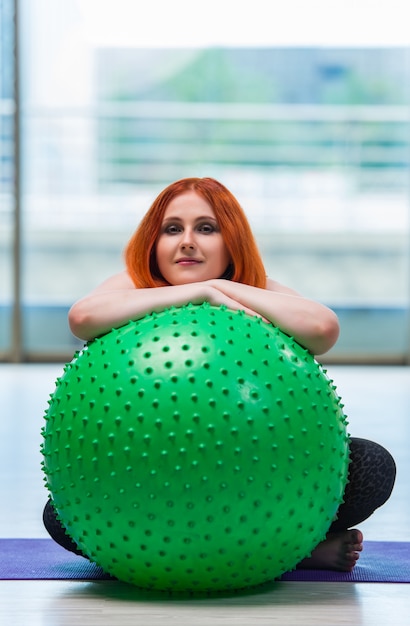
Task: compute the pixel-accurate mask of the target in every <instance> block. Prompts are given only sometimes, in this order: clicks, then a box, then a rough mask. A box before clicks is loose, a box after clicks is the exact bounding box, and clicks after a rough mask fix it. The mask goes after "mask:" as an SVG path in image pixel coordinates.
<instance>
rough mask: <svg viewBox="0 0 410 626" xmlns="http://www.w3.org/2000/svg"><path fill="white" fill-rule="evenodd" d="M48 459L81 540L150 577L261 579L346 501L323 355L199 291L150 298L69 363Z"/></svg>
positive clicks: (322, 528) (275, 571) (145, 583)
mask: <svg viewBox="0 0 410 626" xmlns="http://www.w3.org/2000/svg"><path fill="white" fill-rule="evenodd" d="M45 420H46V421H45V426H44V428H43V443H42V454H43V469H44V472H45V481H46V486H47V488H48V489H49V491H50V494H51V497H52V499H53V501H54V504H55V507H56V510H57V512H58V515H59V518H60V519H61V521H62V523H63V524H64V526H65V527H66V528H67V532H68V533H69V535H70V536H71V537H72V539H73V540H74V541H75V542H76V543H77V544H78V546H79V547H80V548H81V550H82V551H83V552H84V553H85V554H86V555H87V556H88V557H89V558H90V559H91V561H93V562H95V563H97V564H98V565H100V566H101V567H102V568H103V569H104V570H105V571H106V572H108V573H109V574H111V575H113V576H115V577H116V578H118V579H120V580H122V581H126V582H128V583H131V584H134V585H136V586H139V587H142V588H145V589H157V590H164V591H165V590H166V591H169V590H175V591H190V592H195V591H198V592H204V591H205V592H209V591H225V590H238V589H241V588H244V587H249V586H254V585H258V584H261V583H265V582H268V581H270V580H273V579H275V578H278V577H280V575H281V574H282V573H284V572H286V571H289V570H291V569H294V568H295V566H296V565H297V564H298V563H299V562H300V561H301V560H302V559H303V558H305V557H306V556H308V555H310V553H311V552H312V550H313V549H314V548H315V547H316V545H317V544H318V543H319V542H320V541H322V540H323V539H324V537H325V535H326V533H327V531H328V529H329V526H330V524H331V522H332V521H333V519H334V517H335V514H336V511H337V509H338V507H339V505H340V503H341V502H342V499H343V492H344V488H345V485H346V480H347V468H348V458H349V438H348V435H347V433H346V424H347V422H346V418H345V416H344V413H343V405H342V404H341V399H340V397H339V396H338V395H337V393H336V389H335V386H334V385H333V383H332V381H331V380H330V379H329V378H328V377H327V375H326V372H325V370H324V369H323V368H322V366H321V365H320V364H319V363H318V362H317V361H316V360H315V359H314V357H313V356H312V355H311V354H310V353H308V352H307V351H306V350H305V349H304V348H302V347H301V346H300V345H299V344H297V343H296V342H295V341H294V340H293V339H292V338H290V337H288V336H287V335H285V334H284V333H282V332H281V331H280V330H278V329H277V328H275V327H274V326H272V325H270V324H267V323H265V322H263V321H262V320H260V319H258V318H255V317H250V316H248V315H246V314H244V313H243V312H239V311H231V310H229V309H226V308H225V307H213V306H210V305H208V304H203V305H187V306H183V307H181V308H171V309H167V310H165V311H163V312H160V313H154V314H151V315H148V316H146V317H144V318H143V319H140V320H138V321H135V322H130V323H128V324H127V325H125V326H123V327H121V328H119V329H114V330H112V331H111V332H109V333H107V334H106V335H104V336H102V337H100V338H98V339H95V340H93V341H91V342H90V343H88V344H87V345H86V346H85V347H84V349H83V350H81V351H80V352H78V353H77V354H76V355H75V356H74V358H73V360H72V361H71V362H70V363H69V364H67V365H66V366H65V368H64V373H63V374H62V376H61V378H59V379H58V380H57V382H56V389H55V391H54V393H53V394H52V395H51V397H50V401H49V408H48V410H47V412H46V415H45Z"/></svg>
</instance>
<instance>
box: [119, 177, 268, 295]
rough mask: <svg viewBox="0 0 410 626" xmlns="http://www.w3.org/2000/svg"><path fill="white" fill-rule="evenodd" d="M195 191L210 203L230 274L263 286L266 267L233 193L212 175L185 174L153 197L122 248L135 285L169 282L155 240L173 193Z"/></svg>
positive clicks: (239, 280) (146, 285) (236, 280)
mask: <svg viewBox="0 0 410 626" xmlns="http://www.w3.org/2000/svg"><path fill="white" fill-rule="evenodd" d="M187 191H195V192H196V193H197V194H199V195H200V196H202V198H204V200H206V202H208V204H209V205H210V206H211V207H212V209H213V211H214V213H215V217H216V219H217V221H218V224H219V228H220V230H221V234H222V238H223V240H224V243H225V245H226V247H227V249H228V252H229V254H230V256H231V260H232V268H230V271H229V278H230V279H231V280H233V281H235V282H239V283H244V284H247V285H252V286H254V287H261V288H265V286H266V273H265V268H264V265H263V262H262V259H261V256H260V253H259V250H258V246H257V244H256V241H255V238H254V236H253V233H252V230H251V227H250V225H249V222H248V220H247V218H246V215H245V213H244V211H243V209H242V207H241V206H240V204H239V203H238V201H237V199H236V198H235V196H234V195H233V194H232V193H231V192H230V191H229V190H228V189H227V188H226V187H224V185H222V184H221V183H219V182H218V181H217V180H214V179H213V178H184V179H182V180H178V181H176V182H175V183H172V184H171V185H169V186H168V187H166V188H165V189H164V190H163V191H162V192H161V193H160V194H159V196H158V197H157V198H156V199H155V200H154V202H153V204H152V205H151V207H150V209H149V210H148V211H147V213H146V214H145V216H144V217H143V219H142V221H141V222H140V224H139V226H138V228H137V230H136V231H135V233H134V234H133V236H132V237H131V239H130V241H129V242H128V245H127V247H126V249H125V253H124V256H125V263H126V267H127V270H128V273H129V275H130V276H131V279H132V280H133V282H134V284H135V286H136V287H137V288H144V287H161V286H165V285H167V284H168V283H167V282H166V281H165V280H164V278H163V277H162V276H161V273H160V272H159V270H158V266H157V262H156V242H157V239H158V237H159V234H160V229H161V225H162V221H163V218H164V213H165V210H166V208H167V206H168V204H169V203H170V202H171V200H173V199H174V198H175V197H176V196H179V195H181V194H183V193H185V192H187Z"/></svg>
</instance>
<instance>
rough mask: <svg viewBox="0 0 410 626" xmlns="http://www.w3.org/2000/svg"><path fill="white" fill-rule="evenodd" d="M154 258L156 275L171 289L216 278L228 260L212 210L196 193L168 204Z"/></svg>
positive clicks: (179, 197) (225, 266) (220, 274)
mask: <svg viewBox="0 0 410 626" xmlns="http://www.w3.org/2000/svg"><path fill="white" fill-rule="evenodd" d="M156 255H157V264H158V268H159V271H160V272H161V274H162V276H163V278H164V279H165V280H166V281H167V282H168V283H169V284H170V285H183V284H186V283H194V282H200V281H204V280H210V279H211V278H219V277H220V276H222V274H223V273H224V272H225V270H226V268H227V267H228V265H229V262H230V260H231V259H230V256H229V253H228V250H227V248H226V246H225V243H224V241H223V239H222V235H221V232H220V230H219V224H218V222H217V221H216V218H215V213H214V211H213V209H212V208H211V206H210V205H209V204H208V202H206V200H204V199H203V198H202V196H200V195H199V194H197V193H196V192H195V191H187V192H186V193H183V194H181V195H179V196H177V197H176V198H174V199H173V200H171V202H170V203H169V205H168V207H167V208H166V210H165V214H164V219H163V221H162V225H161V230H160V235H159V237H158V240H157V243H156Z"/></svg>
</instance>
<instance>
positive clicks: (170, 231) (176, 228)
mask: <svg viewBox="0 0 410 626" xmlns="http://www.w3.org/2000/svg"><path fill="white" fill-rule="evenodd" d="M181 230H182V228H181V226H180V225H179V224H168V225H167V226H165V228H164V229H163V232H164V233H166V234H167V235H176V234H177V233H180V232H181Z"/></svg>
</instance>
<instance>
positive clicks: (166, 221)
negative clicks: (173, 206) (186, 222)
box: [162, 215, 218, 224]
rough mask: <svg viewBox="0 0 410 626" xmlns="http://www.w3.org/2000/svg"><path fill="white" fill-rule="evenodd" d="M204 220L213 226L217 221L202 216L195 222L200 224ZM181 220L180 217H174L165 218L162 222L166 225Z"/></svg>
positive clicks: (210, 217) (208, 216)
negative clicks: (212, 223)
mask: <svg viewBox="0 0 410 626" xmlns="http://www.w3.org/2000/svg"><path fill="white" fill-rule="evenodd" d="M204 220H207V221H208V222H214V223H215V224H217V223H218V220H217V219H216V218H215V217H212V216H211V215H202V216H201V217H197V218H196V219H195V222H202V221H204ZM182 221H183V219H182V218H181V217H178V216H175V217H172V216H171V217H167V218H166V219H164V220H163V222H162V223H163V224H168V222H182Z"/></svg>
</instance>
